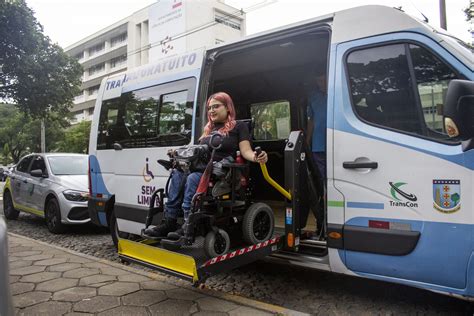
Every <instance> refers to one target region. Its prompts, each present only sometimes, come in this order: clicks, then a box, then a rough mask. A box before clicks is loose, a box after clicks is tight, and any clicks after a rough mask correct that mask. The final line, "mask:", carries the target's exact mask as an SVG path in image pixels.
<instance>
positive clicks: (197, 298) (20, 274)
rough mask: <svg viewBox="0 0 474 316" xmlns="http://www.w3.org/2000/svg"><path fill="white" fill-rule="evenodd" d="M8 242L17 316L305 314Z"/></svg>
mask: <svg viewBox="0 0 474 316" xmlns="http://www.w3.org/2000/svg"><path fill="white" fill-rule="evenodd" d="M8 238H9V261H10V284H11V291H12V295H13V302H14V305H15V309H16V314H17V315H113V316H118V315H134V316H135V315H136V316H139V315H229V316H233V315H252V316H259V315H273V314H279V315H303V314H302V313H299V312H295V311H291V310H288V309H285V308H282V307H278V306H274V305H269V304H265V303H261V302H257V301H254V300H250V299H246V298H242V297H239V296H235V295H229V294H223V293H220V292H216V291H212V290H207V289H203V290H198V289H195V288H193V287H191V286H186V285H183V284H178V283H180V282H176V284H172V283H170V282H171V281H170V279H168V278H166V277H164V276H162V275H159V274H156V273H149V272H145V271H142V270H138V269H136V268H132V267H128V266H124V265H121V264H118V263H114V262H110V261H106V260H100V259H97V258H94V257H91V256H88V255H84V254H80V253H76V252H73V251H70V250H67V249H63V248H59V247H56V246H52V245H49V244H46V243H44V242H40V241H36V240H33V239H29V238H26V237H23V236H19V235H16V234H13V233H9V234H8ZM58 238H60V237H58Z"/></svg>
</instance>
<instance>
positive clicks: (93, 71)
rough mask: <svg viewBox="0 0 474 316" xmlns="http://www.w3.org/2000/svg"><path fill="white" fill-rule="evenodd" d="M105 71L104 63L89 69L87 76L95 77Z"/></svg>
mask: <svg viewBox="0 0 474 316" xmlns="http://www.w3.org/2000/svg"><path fill="white" fill-rule="evenodd" d="M104 70H105V63H100V64H97V65H94V66H92V67H91V68H89V76H92V75H95V74H96V73H99V72H101V71H104Z"/></svg>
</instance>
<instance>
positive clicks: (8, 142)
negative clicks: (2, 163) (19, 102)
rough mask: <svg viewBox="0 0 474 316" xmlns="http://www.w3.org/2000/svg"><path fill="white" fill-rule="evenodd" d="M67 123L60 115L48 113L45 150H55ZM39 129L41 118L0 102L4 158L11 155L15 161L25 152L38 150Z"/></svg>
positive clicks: (1, 145)
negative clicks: (33, 116)
mask: <svg viewBox="0 0 474 316" xmlns="http://www.w3.org/2000/svg"><path fill="white" fill-rule="evenodd" d="M68 124H69V123H68V122H67V120H66V119H65V118H64V117H63V116H62V115H59V114H57V113H54V112H52V113H50V114H49V115H48V117H47V118H46V119H45V125H46V126H47V129H46V140H47V142H46V150H47V151H56V150H57V147H58V146H57V143H58V142H59V140H61V139H62V137H63V135H64V128H65V127H67V126H68ZM40 130H41V119H34V118H32V117H30V116H29V115H26V114H24V113H21V112H20V111H19V110H18V109H16V108H15V107H13V106H12V105H5V104H0V147H1V148H3V156H4V159H8V158H10V157H11V159H12V160H13V162H15V163H16V162H18V160H19V159H20V158H21V157H22V156H24V155H25V154H27V153H30V152H40V150H41V148H40V147H41V146H40V143H41V139H40V138H41V133H40ZM8 162H11V161H8Z"/></svg>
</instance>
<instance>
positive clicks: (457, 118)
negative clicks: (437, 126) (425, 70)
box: [443, 80, 474, 151]
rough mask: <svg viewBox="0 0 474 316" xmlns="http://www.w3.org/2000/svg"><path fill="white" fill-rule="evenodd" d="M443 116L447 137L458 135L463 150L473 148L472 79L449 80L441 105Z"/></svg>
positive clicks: (473, 94)
mask: <svg viewBox="0 0 474 316" xmlns="http://www.w3.org/2000/svg"><path fill="white" fill-rule="evenodd" d="M443 116H444V127H445V130H446V132H447V133H448V135H449V137H459V138H460V139H461V140H462V148H463V151H467V150H469V149H472V148H474V139H473V138H474V82H473V81H469V80H451V82H450V83H449V86H448V92H447V93H446V99H445V102H444V106H443Z"/></svg>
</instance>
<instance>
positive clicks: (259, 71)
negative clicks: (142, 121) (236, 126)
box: [200, 25, 330, 233]
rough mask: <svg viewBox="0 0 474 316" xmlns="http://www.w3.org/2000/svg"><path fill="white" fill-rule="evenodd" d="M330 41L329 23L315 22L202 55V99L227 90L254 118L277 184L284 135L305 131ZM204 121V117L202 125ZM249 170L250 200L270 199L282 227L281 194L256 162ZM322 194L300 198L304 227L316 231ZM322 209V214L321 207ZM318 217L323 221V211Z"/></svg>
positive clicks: (244, 115) (281, 178) (245, 115)
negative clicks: (205, 84) (204, 60)
mask: <svg viewBox="0 0 474 316" xmlns="http://www.w3.org/2000/svg"><path fill="white" fill-rule="evenodd" d="M329 41H330V29H329V27H328V26H327V25H325V26H321V25H320V26H315V27H313V29H311V30H308V29H307V28H306V29H305V30H292V31H291V32H288V31H286V32H285V34H273V35H271V36H268V37H259V38H258V40H257V39H249V40H247V41H244V42H240V43H238V44H235V45H229V46H226V47H225V48H224V49H219V48H216V49H214V50H211V51H209V52H208V55H207V63H206V64H207V68H206V69H205V70H204V71H205V72H204V74H205V76H207V78H205V79H204V81H206V82H208V87H207V91H206V92H207V94H206V95H202V96H201V97H202V98H201V100H203V101H204V100H205V98H206V97H207V96H208V95H211V94H212V93H215V92H218V91H225V92H227V93H228V94H230V95H231V97H232V98H233V100H234V104H235V108H236V112H237V119H249V118H252V119H253V123H254V124H253V131H251V133H252V135H253V144H252V145H253V147H254V148H255V147H257V146H259V147H261V148H262V149H263V150H265V151H266V152H267V153H268V156H269V160H268V163H267V168H268V171H269V174H270V176H271V177H272V178H273V179H274V180H275V181H277V182H278V183H279V184H280V185H282V186H284V184H285V173H284V172H283V171H284V169H285V161H284V149H285V144H286V142H285V141H286V140H287V138H288V136H289V134H290V132H291V131H294V130H303V131H305V133H306V132H307V127H308V115H309V108H310V104H309V102H310V96H311V95H312V92H313V90H314V89H317V87H316V86H315V81H316V80H315V77H316V76H318V75H321V74H322V75H325V74H326V72H327V65H328V59H329V57H328V55H329ZM203 91H205V89H204V90H203ZM202 104H204V103H202ZM326 106H327V105H326ZM204 111H205V109H204V107H203V108H201V113H200V114H201V115H200V116H201V117H203V118H205V115H203V114H204ZM324 115H326V114H324ZM205 123H206V122H204V120H203V121H202V122H201V125H202V126H204V124H205ZM321 137H325V135H324V136H323V135H321ZM250 175H251V179H252V182H253V184H254V185H253V191H252V200H253V201H263V202H265V203H267V204H269V205H270V206H271V207H272V209H273V211H274V212H275V219H276V222H275V225H276V229H277V230H278V229H284V227H285V199H284V198H283V197H282V195H280V193H278V192H277V191H276V190H273V188H271V187H270V186H269V185H268V183H267V182H266V181H265V180H264V178H263V175H262V172H261V171H260V168H259V166H258V165H254V164H252V165H251V167H250ZM315 177H317V178H318V179H314V180H315V181H321V179H320V178H319V175H315ZM321 191H324V190H321ZM323 194H324V193H323V192H317V193H316V194H312V196H311V198H310V199H305V200H307V201H306V203H303V207H302V208H301V210H300V218H301V219H302V221H301V228H303V230H304V231H308V232H312V233H314V232H316V230H317V223H316V215H315V214H316V212H310V207H311V208H312V207H314V206H315V203H318V201H320V200H321V196H322V195H323ZM315 195H317V196H315ZM321 211H322V212H321ZM321 211H320V212H321V213H320V215H323V214H324V210H321ZM318 218H319V221H320V224H322V222H323V221H324V218H323V216H318ZM318 226H319V225H318Z"/></svg>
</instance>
